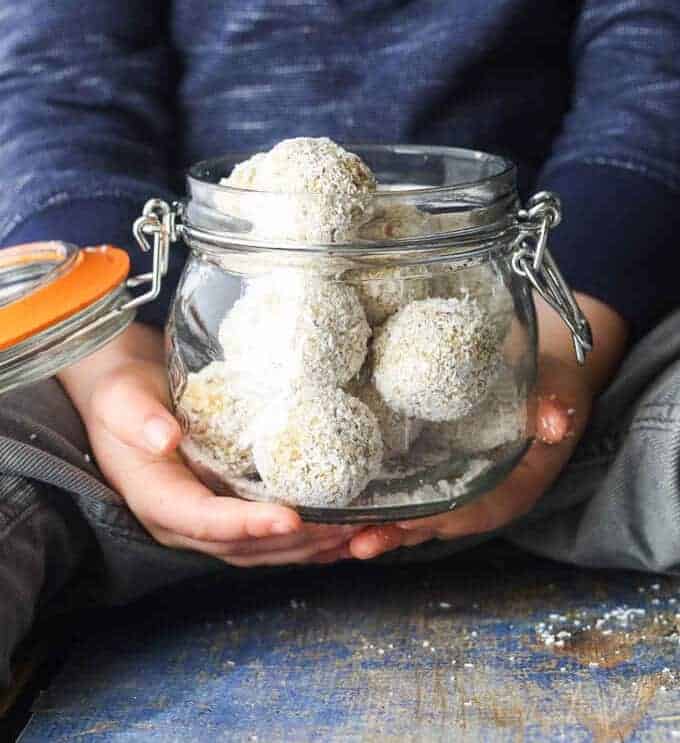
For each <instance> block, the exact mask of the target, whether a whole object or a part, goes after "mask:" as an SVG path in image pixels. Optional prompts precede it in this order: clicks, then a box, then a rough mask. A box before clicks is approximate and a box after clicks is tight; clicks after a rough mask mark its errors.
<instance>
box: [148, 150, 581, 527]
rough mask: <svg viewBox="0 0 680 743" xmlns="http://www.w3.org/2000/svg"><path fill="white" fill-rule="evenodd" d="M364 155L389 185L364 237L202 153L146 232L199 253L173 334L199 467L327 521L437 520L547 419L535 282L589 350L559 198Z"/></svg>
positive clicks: (416, 157) (182, 412) (425, 161)
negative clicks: (313, 228) (325, 231)
mask: <svg viewBox="0 0 680 743" xmlns="http://www.w3.org/2000/svg"><path fill="white" fill-rule="evenodd" d="M351 149H352V150H353V151H354V152H356V153H357V154H358V155H359V156H361V157H362V158H363V159H364V161H365V162H366V163H367V164H368V165H369V167H370V168H371V169H372V170H373V172H374V173H375V175H376V177H377V180H378V182H379V184H380V187H379V189H378V191H377V192H376V194H375V195H374V196H372V197H371V198H370V202H367V203H363V204H362V205H361V209H362V214H363V216H362V220H363V225H362V227H361V230H360V232H359V237H358V238H355V239H353V240H352V241H351V242H331V243H328V244H310V243H302V242H299V241H296V240H295V239H294V238H295V236H296V234H297V233H296V232H295V230H296V226H297V225H299V224H300V222H301V221H304V219H305V217H306V215H308V214H310V213H313V210H315V209H317V208H318V204H317V203H315V202H314V199H315V198H316V197H314V196H305V197H304V199H302V198H301V197H299V196H296V197H294V198H293V197H290V196H285V195H282V194H274V193H262V192H256V191H248V190H240V189H235V188H230V187H226V186H224V185H220V184H219V181H220V179H221V178H223V177H225V176H227V175H228V174H229V173H230V172H231V169H232V168H233V166H234V164H235V163H237V162H239V161H241V160H243V159H244V157H245V156H244V155H239V156H234V157H223V158H220V159H215V160H211V161H206V162H204V163H199V164H198V165H196V166H195V167H193V168H192V169H191V170H190V172H189V175H188V188H189V191H188V199H187V201H186V202H185V203H183V204H180V205H175V208H174V209H172V210H171V209H169V208H168V206H167V205H165V204H163V203H162V202H157V201H156V202H150V204H149V205H147V206H148V208H147V210H146V211H145V217H144V218H142V220H140V221H139V224H138V225H137V234H138V237H140V238H141V241H142V244H143V245H144V244H145V237H144V236H145V235H147V236H148V235H150V234H153V235H154V239H155V240H157V241H159V243H160V244H162V245H165V248H166V249H167V247H168V245H169V242H170V241H172V239H176V238H178V237H179V236H181V237H182V238H183V239H184V241H185V242H186V244H187V245H188V247H189V248H190V256H189V259H188V261H187V263H186V266H185V269H184V273H183V275H182V278H181V281H180V284H179V286H178V288H177V292H176V296H175V300H174V304H173V306H172V309H171V312H170V315H169V320H168V324H167V329H166V338H167V354H168V368H169V380H170V390H171V396H172V401H173V405H174V407H175V411H176V414H177V416H178V418H179V420H180V422H181V423H182V426H183V429H184V431H185V434H186V435H185V438H184V440H183V443H182V445H181V451H182V454H183V456H184V458H185V460H186V462H187V464H188V465H189V467H191V469H192V470H193V471H194V472H195V473H196V474H197V475H198V477H199V478H200V479H201V480H203V481H204V482H205V483H206V485H208V487H210V488H211V489H212V490H213V491H214V492H216V493H218V494H234V493H235V494H237V495H239V496H241V497H244V498H249V499H254V500H270V501H276V502H281V503H287V504H290V505H292V506H294V507H296V508H297V509H298V510H299V511H300V513H301V514H302V515H303V517H304V518H306V519H308V520H314V521H322V522H328V523H330V522H351V521H366V522H379V521H389V520H394V519H403V518H412V517H418V516H425V515H430V514H433V513H438V512H441V511H445V510H448V509H450V508H453V507H455V506H457V505H460V504H463V503H467V502H469V501H470V500H471V499H473V498H475V497H476V496H478V495H479V494H481V493H483V492H485V491H487V490H489V489H491V488H493V487H494V486H495V485H497V484H498V483H499V481H501V480H502V479H503V478H504V477H506V476H507V474H508V473H509V472H510V471H511V469H512V468H513V467H514V466H515V465H516V464H517V462H518V461H519V459H520V458H521V457H522V455H523V454H524V452H525V451H526V449H527V447H528V445H529V444H530V442H531V439H532V432H533V430H534V405H533V404H532V391H533V388H534V384H535V378H536V355H537V332H536V320H535V312H534V305H533V300H532V286H533V288H535V289H537V290H538V291H540V292H541V293H542V294H543V295H544V296H545V297H546V298H547V299H548V301H549V302H550V303H551V304H553V306H554V307H555V309H557V310H558V311H560V313H561V314H562V315H563V318H564V319H565V321H566V322H567V324H569V326H570V327H571V329H572V331H573V333H574V343H575V348H576V351H577V355H579V357H582V356H583V353H584V351H585V350H588V348H589V344H590V339H589V333H588V327H587V323H586V322H585V320H584V318H583V317H582V315H581V314H580V312H579V310H578V307H577V305H576V304H575V302H574V301H573V297H572V296H571V294H570V292H569V290H568V288H567V287H566V286H565V285H564V282H563V281H562V279H561V276H560V275H559V272H558V271H557V268H556V267H555V265H554V262H553V261H552V259H551V258H550V254H549V252H548V251H547V250H546V247H545V244H546V239H547V235H548V232H549V229H550V228H551V227H552V226H555V225H556V224H557V222H558V221H559V218H560V213H559V202H558V200H557V199H556V197H554V196H552V195H550V194H539V195H538V196H537V197H535V198H534V199H533V200H532V201H531V202H530V204H529V208H528V209H526V210H525V209H522V208H521V207H520V203H519V198H518V194H517V190H516V181H515V168H514V166H513V165H512V163H510V162H508V161H506V160H504V159H502V158H498V157H494V156H491V155H486V154H484V153H478V152H472V151H467V150H458V149H453V148H440V147H422V146H403V147H402V146H399V147H397V146H394V147H392V146H365V147H352V148H351ZM364 218H365V219H364ZM145 220H146V221H145ZM281 235H283V236H284V237H283V239H282V238H281ZM146 245H147V247H148V243H146ZM158 252H159V253H160V258H159V261H160V262H161V263H162V262H163V255H162V253H163V251H162V250H160V251H158Z"/></svg>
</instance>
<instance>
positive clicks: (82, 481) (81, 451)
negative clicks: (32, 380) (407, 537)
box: [0, 312, 680, 686]
mask: <svg viewBox="0 0 680 743" xmlns="http://www.w3.org/2000/svg"><path fill="white" fill-rule="evenodd" d="M87 452H88V444H87V437H86V435H85V432H84V430H83V427H82V425H81V422H80V420H79V419H78V416H77V414H76V413H75V411H74V409H73V408H72V406H71V405H70V403H69V401H68V399H67V398H66V397H65V395H64V394H63V392H62V390H61V387H60V386H59V385H58V384H57V383H56V382H55V381H53V380H50V381H48V382H44V383H41V384H38V385H35V386H33V387H31V388H29V389H24V390H20V391H17V392H14V393H10V394H7V395H5V396H3V397H1V398H0V686H1V685H3V684H5V683H7V682H8V679H9V667H10V659H11V654H12V651H13V649H14V648H15V647H16V645H17V643H18V642H19V641H20V640H21V638H22V637H24V636H25V635H26V634H27V633H28V631H29V629H30V627H31V625H32V623H33V622H34V621H35V618H36V617H37V616H38V615H40V614H41V613H42V614H43V615H46V614H49V613H50V612H53V611H65V610H68V609H69V608H75V607H78V606H84V605H93V604H116V603H123V602H127V601H131V600H133V599H134V598H136V597H138V596H140V595H142V594H143V593H147V592H149V591H152V590H154V589H156V588H160V587H162V586H164V585H167V584H169V583H172V582H176V581H179V580H182V579H184V578H189V577H196V576H199V575H204V574H208V573H210V572H217V571H221V572H226V573H228V574H231V575H232V576H233V579H234V581H239V582H242V581H244V580H247V579H249V578H250V577H251V576H252V575H253V572H252V571H242V570H237V569H235V568H229V567H227V566H225V565H224V564H223V563H221V562H218V561H217V560H214V559H212V558H208V557H204V556H201V555H198V554H193V553H189V552H179V551H172V550H169V549H166V548H164V547H161V546H160V545H158V544H156V543H155V542H154V541H153V540H152V539H151V538H150V537H149V535H148V534H147V533H146V532H145V531H144V529H143V528H142V527H141V526H140V525H139V523H138V522H137V521H136V520H135V518H134V517H133V516H132V514H131V513H130V512H129V511H128V510H127V508H126V507H125V504H124V502H123V501H122V499H121V498H120V496H118V495H117V494H116V493H115V492H113V491H112V490H111V489H110V488H109V487H107V485H106V484H105V483H104V482H103V481H102V480H101V477H100V475H99V473H98V472H97V469H96V467H95V466H94V464H93V463H92V462H91V461H90V459H89V457H88V456H86V455H87ZM679 464H680V312H678V313H675V314H674V315H672V316H670V317H669V318H668V319H667V320H666V321H665V322H664V323H663V324H661V325H660V326H659V327H657V328H656V329H655V330H654V331H653V332H652V333H650V334H649V335H648V336H646V337H645V338H644V339H643V340H641V341H640V342H639V343H638V344H637V345H636V346H635V347H634V348H633V349H632V350H631V352H630V354H629V355H628V357H627V359H626V361H625V363H624V365H623V367H622V368H621V370H620V372H619V374H618V376H617V378H616V380H615V382H614V383H613V384H612V385H611V386H610V388H609V389H608V390H607V391H606V392H605V393H604V394H603V395H602V396H601V397H600V399H599V400H598V401H597V404H596V406H595V410H594V413H593V416H592V419H591V423H590V426H589V429H588V432H587V434H586V436H585V437H584V438H583V440H582V442H581V444H580V446H579V448H578V450H577V452H576V453H575V455H574V457H573V458H572V460H571V462H570V464H569V465H568V467H567V468H566V469H565V470H564V472H563V474H562V476H561V477H560V479H559V481H558V482H557V484H556V485H555V486H554V487H553V488H552V489H551V490H550V492H548V493H547V494H546V495H545V496H544V497H543V498H542V500H541V501H540V503H539V504H538V506H537V507H536V508H535V509H534V511H533V512H532V513H531V514H530V515H529V516H528V517H525V518H524V519H523V520H522V521H520V522H518V523H516V524H514V525H513V526H512V527H511V528H508V529H505V530H504V531H503V532H502V533H499V534H495V535H487V536H485V537H483V539H488V538H490V537H492V536H502V537H503V538H505V539H508V540H510V541H511V542H513V543H515V544H516V545H519V546H521V547H522V548H524V549H526V550H529V551H531V552H534V553H536V554H540V555H544V556H547V557H551V558H554V559H557V560H562V561H566V562H570V563H574V564H578V565H587V566H593V567H616V568H628V569H636V570H645V571H654V572H668V573H674V572H675V573H679V572H680V470H679ZM557 512H559V513H558V515H555V514H556V513H557ZM481 539H482V538H476V539H468V540H459V541H457V542H450V543H444V542H430V543H428V544H426V545H423V546H421V547H419V548H413V549H410V550H398V551H396V552H395V553H392V554H391V555H389V556H387V557H386V558H383V559H384V561H385V562H391V563H394V562H404V561H414V560H418V561H420V560H432V559H436V558H439V557H443V556H445V555H448V554H451V553H453V552H456V551H459V550H460V549H463V548H464V547H466V546H468V545H470V544H474V543H477V542H479V541H481ZM256 572H260V573H262V572H264V571H256ZM271 572H272V571H271V570H269V571H267V573H269V574H271Z"/></svg>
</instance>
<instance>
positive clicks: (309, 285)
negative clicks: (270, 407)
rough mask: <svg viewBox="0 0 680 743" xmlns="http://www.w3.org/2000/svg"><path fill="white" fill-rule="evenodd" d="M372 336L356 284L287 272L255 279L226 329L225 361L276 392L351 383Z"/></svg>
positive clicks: (226, 322) (224, 325) (257, 384)
mask: <svg viewBox="0 0 680 743" xmlns="http://www.w3.org/2000/svg"><path fill="white" fill-rule="evenodd" d="M370 335H371V329H370V328H369V326H368V323H367V321H366V316H365V314H364V311H363V309H362V307H361V303H360V302H359V298H358V297H357V295H356V292H355V291H354V289H352V287H351V286H347V285H346V284H342V283H338V282H333V281H326V280H324V279H322V278H320V277H318V276H316V275H314V274H312V273H308V272H304V271H292V270H291V271H287V270H285V269H284V270H280V271H275V272H273V273H271V274H270V275H269V276H266V277H262V278H258V279H255V280H253V281H251V282H250V284H249V286H248V288H247V290H246V292H245V294H244V295H243V297H241V299H239V300H238V301H237V302H236V303H235V304H234V306H233V307H232V309H231V310H230V312H229V313H228V314H227V316H226V317H225V319H224V320H223V321H222V324H221V326H220V330H219V339H220V342H221V344H222V348H223V349H224V358H225V360H226V361H228V362H229V364H230V365H231V366H232V367H233V368H234V369H236V370H237V371H239V372H240V373H241V375H242V376H243V377H244V378H245V379H246V380H248V381H249V382H250V383H251V384H253V385H254V386H255V387H256V388H259V389H261V390H262V391H264V392H265V393H267V394H270V395H271V394H279V393H281V392H283V391H286V390H288V389H290V388H292V387H295V386H299V385H301V384H312V385H322V386H328V387H335V386H338V387H341V386H343V385H345V384H346V383H347V382H349V380H350V379H351V378H352V377H353V376H354V375H355V374H356V373H357V372H358V371H359V369H360V368H361V366H362V364H363V362H364V359H365V358H366V352H367V344H368V338H369V336H370Z"/></svg>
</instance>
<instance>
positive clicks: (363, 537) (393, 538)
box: [349, 524, 404, 560]
mask: <svg viewBox="0 0 680 743" xmlns="http://www.w3.org/2000/svg"><path fill="white" fill-rule="evenodd" d="M403 539H404V532H403V531H402V530H401V529H399V528H397V527H396V526H392V525H390V524H387V525H385V526H374V527H371V528H369V529H366V530H364V531H362V532H360V533H359V534H357V535H356V536H355V537H353V538H352V540H351V542H350V544H349V548H350V551H351V553H352V557H356V558H357V559H358V560H370V559H372V558H374V557H377V556H378V555H382V554H383V553H384V552H389V551H390V550H393V549H396V548H397V547H400V546H401V545H402V543H403Z"/></svg>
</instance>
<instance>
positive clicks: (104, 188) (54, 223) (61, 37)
mask: <svg viewBox="0 0 680 743" xmlns="http://www.w3.org/2000/svg"><path fill="white" fill-rule="evenodd" d="M167 7H168V4H167V3H165V2H163V1H162V0H158V1H155V0H154V1H152V0H144V2H139V0H98V2H97V3H86V2H81V1H80V0H60V1H59V2H52V1H51V0H22V1H21V2H15V0H0V244H1V245H9V244H15V243H20V242H28V241H31V240H38V239H64V240H68V241H70V242H75V243H76V244H80V245H89V244H96V243H103V242H116V243H118V244H121V245H122V247H125V248H128V249H129V251H130V255H131V257H132V259H133V260H132V263H133V269H134V270H135V271H137V272H142V271H148V270H149V268H150V257H149V256H147V255H144V256H143V255H142V254H141V253H140V252H139V250H138V248H136V247H135V245H134V244H133V240H132V233H131V222H132V220H133V219H134V217H135V216H137V215H138V214H139V213H140V212H141V208H142V206H143V204H144V202H145V200H146V199H148V198H150V197H151V196H162V197H165V198H172V194H171V192H170V171H171V162H170V161H171V146H170V145H171V142H172V139H173V134H174V120H173V114H172V109H171V106H170V102H171V101H172V100H173V98H174V85H175V80H174V66H175V65H174V60H173V57H172V52H171V50H170V47H169V44H168V43H167V38H166V30H165V28H166V23H167V18H166V17H165V16H166V8H167ZM180 265H181V260H179V259H178V257H176V258H175V264H174V266H173V269H174V272H175V273H176V272H177V270H178V269H179V267H180ZM161 315H162V313H159V311H158V309H157V308H149V309H147V310H145V311H144V312H143V313H142V319H145V320H147V321H150V322H161V321H162V316H161Z"/></svg>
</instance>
